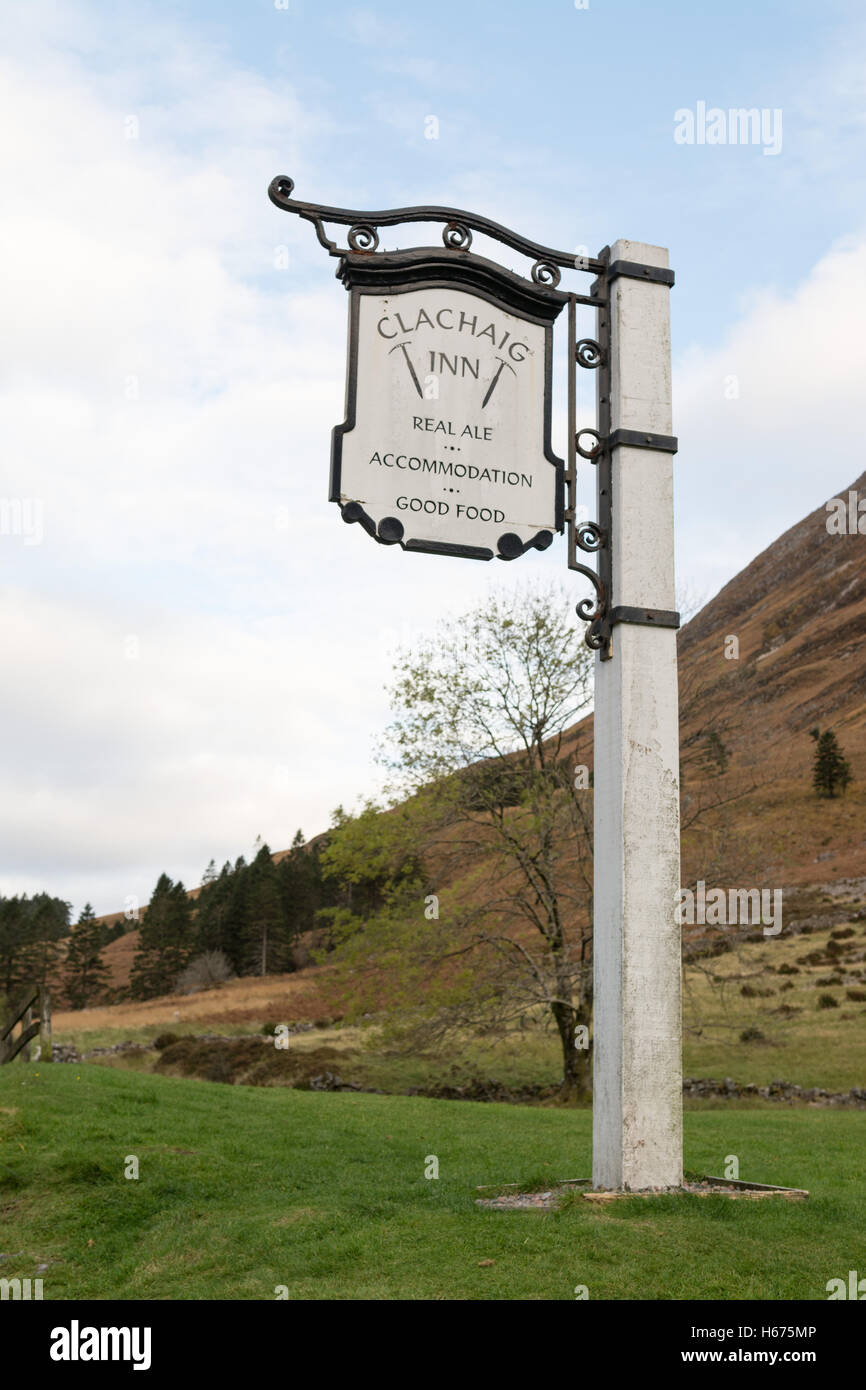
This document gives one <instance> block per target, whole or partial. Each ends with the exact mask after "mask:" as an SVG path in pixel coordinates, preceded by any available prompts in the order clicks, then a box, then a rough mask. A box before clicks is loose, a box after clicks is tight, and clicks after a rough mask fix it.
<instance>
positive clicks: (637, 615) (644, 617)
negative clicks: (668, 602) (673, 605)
mask: <svg viewBox="0 0 866 1390" xmlns="http://www.w3.org/2000/svg"><path fill="white" fill-rule="evenodd" d="M614 623H640V624H641V626H643V627H679V625H680V615H679V613H673V612H671V610H670V609H669V608H626V607H623V606H620V607H618V608H612V609H611V612H610V624H611V627H612V626H613V625H614Z"/></svg>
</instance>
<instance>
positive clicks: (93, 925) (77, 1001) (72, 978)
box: [64, 903, 109, 1009]
mask: <svg viewBox="0 0 866 1390" xmlns="http://www.w3.org/2000/svg"><path fill="white" fill-rule="evenodd" d="M102 945H103V934H102V927H101V925H100V923H99V922H97V921H96V916H95V914H94V911H93V908H92V907H91V906H90V903H85V905H84V908H83V910H82V913H81V916H80V917H79V919H78V921H77V923H76V924H75V926H74V927H73V928H72V934H71V936H70V938H69V945H68V947H67V951H66V969H65V973H64V987H65V991H66V997H67V999H68V1000H69V1003H70V1004H71V1005H72V1008H73V1009H85V1008H87V1005H88V1004H90V1003H92V1001H93V1000H94V999H95V998H98V997H99V996H100V995H101V994H103V993H104V991H105V989H106V987H107V985H108V979H109V972H108V966H107V965H106V964H105V962H104V961H103V959H102Z"/></svg>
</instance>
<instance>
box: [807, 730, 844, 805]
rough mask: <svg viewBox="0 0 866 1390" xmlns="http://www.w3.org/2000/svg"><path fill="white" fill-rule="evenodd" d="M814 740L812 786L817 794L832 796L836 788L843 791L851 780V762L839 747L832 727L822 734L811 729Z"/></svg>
mask: <svg viewBox="0 0 866 1390" xmlns="http://www.w3.org/2000/svg"><path fill="white" fill-rule="evenodd" d="M810 733H811V735H812V738H813V739H814V740H815V759H814V762H813V763H812V786H813V787H814V788H815V791H816V793H817V794H818V796H825V797H833V796H835V795H836V792H837V790H838V791H841V792H844V791H845V788H846V787H847V786H848V784H849V783H850V781H851V764H850V763H849V762H848V759H847V758H846V757H845V755H844V754H843V752H842V749H841V748H840V747H839V740H838V739H837V738H836V735H835V734H834V733H833V730H832V729H825V730H824V732H823V734H822V733H821V732H820V730H818V729H811V730H810Z"/></svg>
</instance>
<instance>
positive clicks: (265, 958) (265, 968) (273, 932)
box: [247, 844, 288, 975]
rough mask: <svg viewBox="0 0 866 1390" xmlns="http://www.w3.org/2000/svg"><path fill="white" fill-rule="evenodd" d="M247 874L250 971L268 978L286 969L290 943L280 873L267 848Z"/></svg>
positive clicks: (261, 852)
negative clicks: (279, 880) (286, 927)
mask: <svg viewBox="0 0 866 1390" xmlns="http://www.w3.org/2000/svg"><path fill="white" fill-rule="evenodd" d="M247 872H248V874H249V882H250V892H249V915H248V919H247V941H248V958H247V969H248V970H249V971H251V972H252V973H254V974H256V975H268V974H272V973H273V972H275V971H278V970H283V969H285V966H286V963H287V960H288V941H287V933H286V930H285V917H284V913H283V904H282V901H281V897H280V888H279V882H278V879H277V870H276V866H275V865H274V861H273V857H272V855H271V851H270V849H269V848H268V846H267V845H265V844H263V845H261V847H260V849H259V851H258V853H257V854H256V857H255V859H254V860H253V862H252V864H251V865H250V867H249V869H248V871H247Z"/></svg>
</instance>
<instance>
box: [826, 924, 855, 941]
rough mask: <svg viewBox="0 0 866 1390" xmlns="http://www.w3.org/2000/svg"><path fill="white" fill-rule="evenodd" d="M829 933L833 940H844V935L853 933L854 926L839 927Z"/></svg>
mask: <svg viewBox="0 0 866 1390" xmlns="http://www.w3.org/2000/svg"><path fill="white" fill-rule="evenodd" d="M830 935H831V937H832V938H833V940H834V941H844V940H845V938H846V937H848V936H853V935H854V928H853V927H839V929H838V930H837V931H831V933H830Z"/></svg>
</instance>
